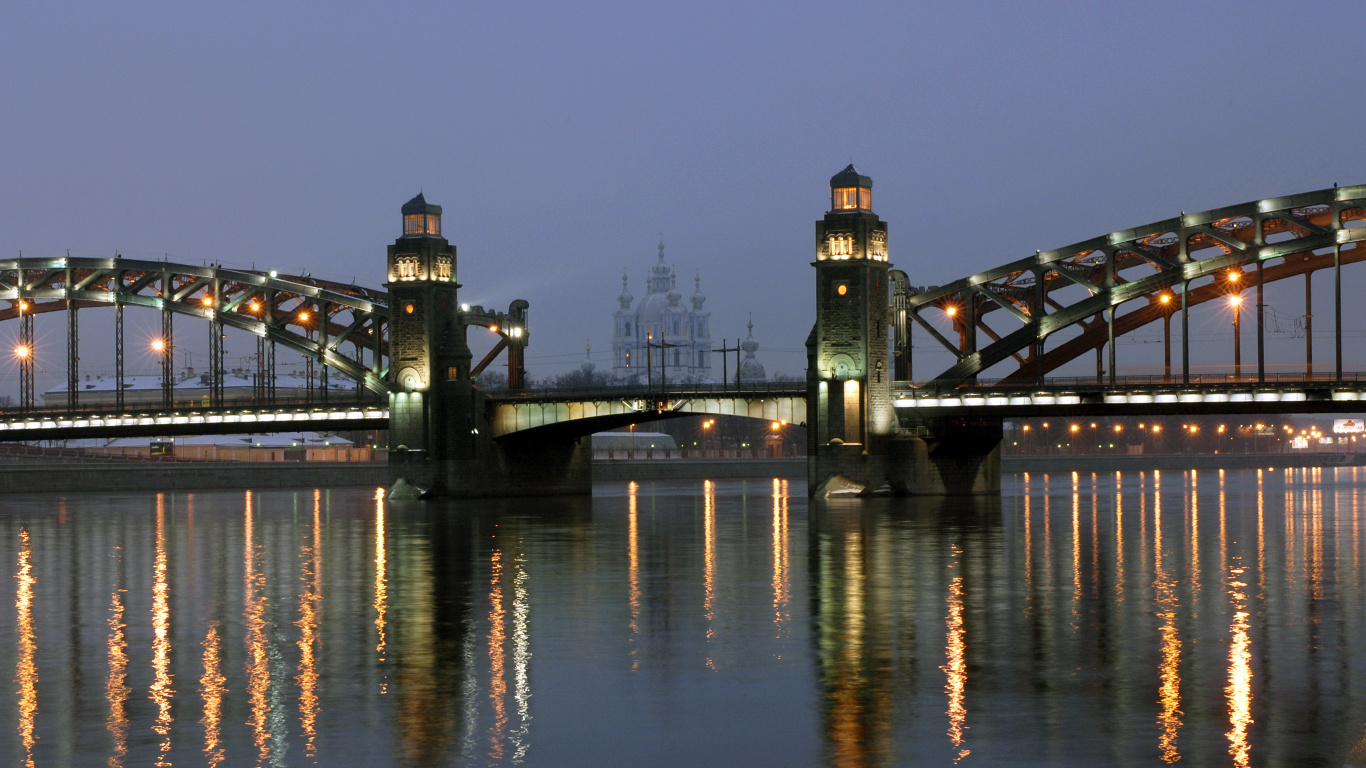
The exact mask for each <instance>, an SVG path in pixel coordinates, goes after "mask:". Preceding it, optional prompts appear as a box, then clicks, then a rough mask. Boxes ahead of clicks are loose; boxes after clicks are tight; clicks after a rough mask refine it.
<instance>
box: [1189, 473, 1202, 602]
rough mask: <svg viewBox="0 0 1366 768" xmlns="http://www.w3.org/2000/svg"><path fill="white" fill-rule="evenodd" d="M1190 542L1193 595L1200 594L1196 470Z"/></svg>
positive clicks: (1192, 481)
mask: <svg viewBox="0 0 1366 768" xmlns="http://www.w3.org/2000/svg"><path fill="white" fill-rule="evenodd" d="M1189 493H1190V504H1191V516H1190V531H1191V535H1190V541H1191V572H1190V588H1191V594H1192V595H1198V594H1200V479H1199V476H1198V475H1197V474H1196V471H1195V470H1193V469H1192V470H1191V484H1190V491H1189Z"/></svg>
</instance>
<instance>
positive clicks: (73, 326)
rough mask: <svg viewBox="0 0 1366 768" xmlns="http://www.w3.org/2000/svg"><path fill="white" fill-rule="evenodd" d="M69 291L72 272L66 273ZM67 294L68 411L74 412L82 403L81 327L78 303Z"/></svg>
mask: <svg viewBox="0 0 1366 768" xmlns="http://www.w3.org/2000/svg"><path fill="white" fill-rule="evenodd" d="M66 279H67V289H68V291H70V288H71V270H69V269H68V270H67V271H66ZM70 295H71V294H70V293H69V292H68V293H67V297H68V298H67V300H66V409H67V410H68V411H74V410H76V409H77V408H78V407H79V406H80V401H81V326H80V324H79V322H78V319H77V315H76V302H74V301H72V300H71V298H70Z"/></svg>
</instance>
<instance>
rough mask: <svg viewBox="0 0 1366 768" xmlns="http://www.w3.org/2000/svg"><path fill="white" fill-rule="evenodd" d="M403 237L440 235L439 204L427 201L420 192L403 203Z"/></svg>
mask: <svg viewBox="0 0 1366 768" xmlns="http://www.w3.org/2000/svg"><path fill="white" fill-rule="evenodd" d="M403 236H404V237H440V236H441V206H439V205H433V204H432V203H429V202H427V199H426V198H425V197H423V196H422V193H421V192H418V193H417V197H414V198H413V199H412V200H409V201H408V202H406V203H404V204H403Z"/></svg>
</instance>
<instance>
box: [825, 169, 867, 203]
mask: <svg viewBox="0 0 1366 768" xmlns="http://www.w3.org/2000/svg"><path fill="white" fill-rule="evenodd" d="M872 210H873V180H872V178H871V177H868V176H864V175H863V174H861V173H859V170H858V169H857V168H855V167H854V164H853V163H850V164H849V165H847V166H845V168H844V170H842V171H840V172H839V173H837V174H835V175H834V176H832V177H830V211H831V213H838V212H840V211H872Z"/></svg>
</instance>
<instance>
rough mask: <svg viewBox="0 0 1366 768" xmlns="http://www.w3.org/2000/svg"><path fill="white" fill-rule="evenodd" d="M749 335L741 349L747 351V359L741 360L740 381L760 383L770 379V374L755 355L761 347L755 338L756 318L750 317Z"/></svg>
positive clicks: (743, 382)
mask: <svg viewBox="0 0 1366 768" xmlns="http://www.w3.org/2000/svg"><path fill="white" fill-rule="evenodd" d="M747 327H748V328H749V337H748V338H746V339H745V341H744V343H742V344H741V345H740V349H741V350H742V351H744V353H745V359H744V360H741V361H740V375H739V379H740V383H741V384H759V383H762V382H765V381H768V376H767V375H765V373H764V366H763V365H762V364H761V363H760V362H759V361H758V360H757V359H755V357H754V353H755V352H756V351H758V349H759V342H757V341H755V340H754V318H750V321H749V325H748V326H747Z"/></svg>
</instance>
